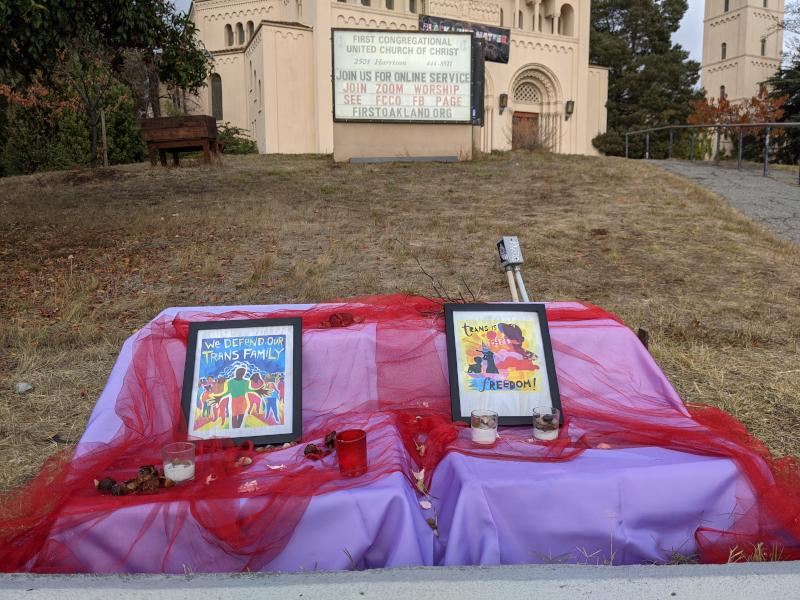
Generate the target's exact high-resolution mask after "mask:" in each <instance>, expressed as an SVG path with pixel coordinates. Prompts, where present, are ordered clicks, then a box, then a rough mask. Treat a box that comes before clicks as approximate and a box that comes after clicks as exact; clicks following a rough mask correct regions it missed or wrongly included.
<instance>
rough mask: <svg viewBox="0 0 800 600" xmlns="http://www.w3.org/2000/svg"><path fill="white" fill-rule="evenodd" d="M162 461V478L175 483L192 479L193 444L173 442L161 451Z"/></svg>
mask: <svg viewBox="0 0 800 600" xmlns="http://www.w3.org/2000/svg"><path fill="white" fill-rule="evenodd" d="M161 457H162V458H163V460H164V477H166V478H167V479H171V480H172V481H174V482H175V483H180V482H182V481H190V480H192V479H194V444H193V443H192V442H175V443H173V444H167V445H166V446H164V447H163V448H162V449H161Z"/></svg>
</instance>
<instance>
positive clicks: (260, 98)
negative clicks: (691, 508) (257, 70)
mask: <svg viewBox="0 0 800 600" xmlns="http://www.w3.org/2000/svg"><path fill="white" fill-rule="evenodd" d="M262 108H264V96H262V95H261V80H260V79H259V80H258V109H259V110H261V109H262Z"/></svg>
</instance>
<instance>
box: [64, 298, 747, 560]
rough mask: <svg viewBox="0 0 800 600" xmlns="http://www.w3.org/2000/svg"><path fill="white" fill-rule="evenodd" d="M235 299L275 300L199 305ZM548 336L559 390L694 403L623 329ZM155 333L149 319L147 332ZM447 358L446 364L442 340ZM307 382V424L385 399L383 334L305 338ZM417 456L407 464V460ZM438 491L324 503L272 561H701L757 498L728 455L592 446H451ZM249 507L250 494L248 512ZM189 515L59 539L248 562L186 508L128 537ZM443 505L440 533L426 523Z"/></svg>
mask: <svg viewBox="0 0 800 600" xmlns="http://www.w3.org/2000/svg"><path fill="white" fill-rule="evenodd" d="M559 306H570V304H569V303H559ZM236 308H242V309H245V310H252V311H263V312H268V311H270V310H275V309H276V308H279V307H275V306H257V307H207V308H203V309H200V310H203V311H206V312H227V311H230V310H232V309H236ZM282 308H287V307H282ZM294 308H297V307H294ZM180 310H197V309H177V308H171V309H167V310H166V311H164V312H163V313H162V316H165V315H166V316H174V315H175V314H177V313H178V312H179V311H180ZM550 332H551V336H552V339H553V345H554V350H555V361H556V366H557V371H558V377H559V385H560V386H561V388H562V390H568V391H569V393H570V394H573V395H574V394H576V393H579V389H578V387H579V386H578V385H577V384H578V382H580V384H581V385H584V384H585V382H586V381H591V382H592V386H593V388H592V391H593V392H598V393H603V394H606V395H614V394H619V395H620V397H622V396H624V397H626V398H631V397H634V398H636V399H637V400H636V402H637V403H641V405H642V406H645V407H646V406H655V405H662V406H663V405H664V404H665V403H666V404H668V405H669V406H671V407H672V408H673V409H675V410H678V411H682V412H685V409H684V408H683V405H682V403H681V401H680V399H679V398H678V396H677V395H676V394H675V392H674V390H673V389H672V387H671V385H670V384H669V382H668V381H667V380H666V378H665V377H664V375H663V374H662V373H661V371H660V370H659V369H658V367H657V365H656V364H655V363H654V361H653V360H652V358H651V357H650V355H649V354H648V353H647V352H646V351H645V350H644V348H643V347H642V346H641V344H640V343H639V341H638V340H637V338H636V337H635V336H634V335H633V334H632V333H631V332H630V331H629V330H628V329H626V328H624V327H621V326H620V325H619V324H618V323H616V322H614V321H611V320H593V321H591V322H588V321H587V322H556V323H552V324H551V326H550ZM146 333H147V327H146V328H144V329H143V330H142V331H141V332H139V333H138V334H137V335H145V334H146ZM137 335H134V336H133V337H132V338H131V339H129V340H128V341H127V342H126V343H125V345H124V347H123V349H122V351H121V353H120V356H119V359H118V362H117V364H116V365H115V367H114V369H113V371H112V374H111V376H110V378H109V381H108V384H107V386H106V388H105V390H104V391H103V394H102V395H101V397H100V399H99V400H98V403H97V406H96V408H95V410H94V412H93V414H92V416H91V419H90V421H89V424H88V426H87V429H86V432H85V434H84V436H83V438H82V440H81V444H79V446H78V448H77V450H76V456H79V455H80V453H81V452H82V451H83V449H84V448H86V447H88V446H87V445H88V443H94V442H102V441H106V440H109V439H111V438H112V437H113V435H114V433H115V432H116V430H117V428H118V427H119V426H120V421H119V419H118V417H117V416H116V414H115V413H114V405H115V402H116V398H117V395H118V393H119V390H120V387H121V380H122V377H123V375H124V373H125V372H126V370H127V368H128V366H129V363H130V360H131V349H132V344H133V343H134V341H135V339H136V337H137ZM562 344H567V345H569V346H570V347H572V348H580V351H581V352H582V353H583V354H584V356H588V357H590V358H592V359H593V360H595V361H598V362H599V363H602V364H603V373H604V375H603V377H601V378H598V377H597V376H596V374H593V376H592V377H591V378H588V379H587V378H586V377H585V376H586V375H587V373H585V372H584V371H585V369H586V368H587V366H586V365H587V361H586V360H577V359H575V358H574V356H570V355H569V354H565V353H562V352H560V350H559V347H560V346H561V345H562ZM439 354H440V361H441V367H442V369H443V372H446V366H447V357H446V352H445V349H444V336H443V335H442V336H441V344H440V352H439ZM184 356H185V347H184V346H183V345H182V344H181V343H180V342H177V341H176V342H175V343H174V347H172V348H171V349H170V357H171V360H172V363H173V368H174V370H175V373H176V375H177V376H178V377H179V380H180V374H181V373H182V371H183V361H184ZM331 359H334V360H331ZM326 365H327V366H326ZM330 365H335V367H333V368H332V367H331V366H330ZM303 375H304V382H303V402H304V408H303V410H304V414H303V417H304V427H305V428H308V427H309V426H311V425H313V424H314V422H315V421H316V420H318V419H319V418H320V416H321V415H329V414H330V410H331V409H332V408H333V407H331V406H326V405H325V402H326V398H329V390H330V389H338V390H340V392H341V393H340V394H338V397H339V398H351V399H352V400H353V403H354V404H361V403H364V402H367V403H369V402H371V401H377V398H376V396H377V383H376V381H377V380H376V377H377V374H376V367H375V331H374V327H373V326H371V325H357V326H351V327H348V328H346V329H341V330H336V331H332V330H331V331H309V332H304V334H303ZM337 406H339V405H337ZM344 408H345V409H346V407H344ZM632 409H635V407H632ZM381 431H382V432H383V433H382V435H385V436H394V437H395V438H396V445H395V450H396V452H397V453H398V460H399V461H404V460H406V458H404V457H402V456H401V454H403V453H404V452H405V451H404V449H403V447H402V445H401V443H400V438H399V437H398V436H397V433H396V431H395V430H394V429H393V428H392V427H391V426H389V425H386V426H385V428H383V429H382V430H381ZM467 434H468V432H467V431H464V432H462V435H467ZM501 434H502V430H501ZM298 451H301V449H300V448H297V447H295V448H289V449H287V450H285V451H279V452H275V453H270V454H269V455H264V456H261V457H259V461H258V464H256V465H254V467H258V468H266V467H267V464H272V465H273V466H275V465H279V464H280V463H281V460H282V458H281V456H282V453H283V452H287V453H289V452H298ZM284 456H286V455H284ZM408 465H409V469H410V465H411V463H410V461H408ZM431 494H432V495H433V496H434V497H435V502H434V508H433V509H429V510H424V509H423V508H422V507H420V505H419V497H418V495H417V494H416V493H415V491H414V490H413V488H412V487H411V485H409V482H408V480H407V479H406V478H405V477H404V476H403V475H402V474H400V473H393V474H391V475H389V476H386V477H384V478H383V479H381V480H379V481H377V482H374V483H372V484H370V485H366V486H364V487H360V488H355V489H351V490H347V491H339V492H333V493H330V494H326V495H321V496H315V497H314V498H313V499H312V500H311V503H310V505H309V507H308V509H307V510H306V513H305V515H304V516H303V518H302V520H301V521H300V523H299V524H298V526H297V528H296V529H295V532H294V534H293V537H292V539H291V541H290V542H289V544H288V545H287V546H286V548H285V549H284V550H283V552H282V553H281V554H280V555H279V556H278V557H277V558H276V559H275V560H273V561H272V562H271V563H270V564H269V565H266V566H265V567H264V569H263V570H266V571H274V570H281V571H305V570H326V569H350V568H353V567H354V566H355V567H358V568H375V567H395V566H406V565H464V564H511V563H536V562H579V563H590V564H596V563H614V564H632V563H640V562H648V561H664V560H668V559H669V557H670V555H671V553H672V552H673V551H675V552H679V553H681V554H683V555H689V554H692V553H693V552H694V551H695V548H696V546H695V540H694V532H695V530H696V529H697V528H698V527H699V526H701V525H703V526H707V527H715V528H721V529H725V528H726V527H727V526H728V525H729V523H730V520H731V514H732V512H733V511H734V508H735V506H738V507H740V508H741V506H742V505H743V502H744V504H746V503H747V498H748V494H749V487H748V485H747V483H746V482H745V481H744V480H743V478H742V477H741V475H740V474H739V472H738V471H737V469H736V467H735V466H734V464H733V463H732V462H731V461H729V460H727V459H718V458H709V457H701V456H695V455H690V454H684V453H679V452H674V451H668V450H664V449H660V448H628V449H613V450H589V451H586V452H585V453H584V454H583V455H581V456H579V457H578V458H576V459H574V460H571V461H565V462H556V463H548V462H524V463H523V462H513V461H500V460H489V459H479V458H474V457H469V456H464V455H460V454H449V455H448V456H446V457H445V458H444V460H443V461H442V462H441V463H440V465H439V466H438V467H437V469H436V471H435V474H434V479H433V482H432V485H431ZM737 499H738V504H737ZM76 502H77V501H76ZM246 502H247V500H242V506H244V504H245V503H246ZM181 510H185V507H184V506H182V505H181V503H180V502H173V503H166V504H164V503H154V504H153V505H152V507H148V505H139V506H134V507H130V508H127V509H124V510H114V511H111V512H109V513H108V514H104V515H100V516H98V517H97V518H95V519H93V520H92V521H90V522H86V521H85V519H83V520H81V519H77V518H74V520H75V524H74V526H72V524H71V522H70V519H73V517H70V516H69V515H70V514H71V513H76V514H77V513H79V512H80V507H79V506H72V507H68V508H67V510H65V511H64V513H65V515H64V517H63V518H62V521H61V522H60V523H59V524H58V527H56V528H55V530H56V531H58V533H56V534H55V536H56V537H57V538H58V539H59V540H60V541H63V542H65V543H67V544H70V547H71V549H72V553H73V555H74V560H75V561H76V564H78V565H80V567H81V570H85V571H91V572H98V573H102V572H170V573H183V572H185V571H187V570H188V571H195V572H205V571H236V570H240V569H241V567H242V563H241V559H237V558H236V557H234V556H231V555H229V554H226V553H225V552H223V551H222V550H221V549H220V548H218V547H217V546H216V545H215V543H214V541H213V540H212V539H209V537H208V536H205V535H203V531H202V530H201V529H200V528H199V527H198V526H196V525H192V524H191V523H192V521H191V516H188V517H187V518H188V519H189V521H188V523H190V525H188V526H184V527H183V528H182V529H181V531H180V532H179V534H178V535H177V537H176V538H175V539H170V538H171V534H170V532H169V531H165V530H160V529H158V528H154V527H150V528H149V529H148V533H147V535H146V536H145V537H143V538H142V539H140V540H137V541H135V543H134V544H133V549H132V550H131V546H132V537H133V536H135V535H136V533H138V532H139V531H140V525H141V523H142V522H143V520H145V519H153V518H156V519H157V518H158V516H159V514H158V513H159V511H181ZM434 514H435V515H436V516H437V518H438V524H439V535H438V537H437V536H435V535H434V534H433V531H432V530H431V528H430V527H429V526H428V524H427V523H426V518H428V517H431V516H434ZM78 541H79V542H80V543H76V542H78ZM167 543H169V544H172V546H171V547H172V552H171V553H170V557H171V558H170V559H169V561H168V562H167V563H166V564H162V562H161V557H162V556H163V552H161V551H159V550H160V549H163V548H164V546H165V545H166V544H167ZM129 551H130V552H129Z"/></svg>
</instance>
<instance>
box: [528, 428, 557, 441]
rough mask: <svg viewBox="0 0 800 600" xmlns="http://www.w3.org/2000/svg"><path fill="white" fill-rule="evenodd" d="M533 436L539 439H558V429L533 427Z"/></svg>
mask: <svg viewBox="0 0 800 600" xmlns="http://www.w3.org/2000/svg"><path fill="white" fill-rule="evenodd" d="M533 437H534V438H536V439H537V440H542V441H545V442H551V441H553V440H555V439H558V429H551V430H550V431H542V430H541V429H536V427H534V428H533Z"/></svg>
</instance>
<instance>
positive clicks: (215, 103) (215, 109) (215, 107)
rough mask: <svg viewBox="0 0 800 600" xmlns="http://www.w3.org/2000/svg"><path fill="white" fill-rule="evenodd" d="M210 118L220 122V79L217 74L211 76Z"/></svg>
mask: <svg viewBox="0 0 800 600" xmlns="http://www.w3.org/2000/svg"><path fill="white" fill-rule="evenodd" d="M211 116H213V117H214V118H215V119H216V120H217V121H221V120H222V77H220V76H219V75H218V74H217V73H212V74H211Z"/></svg>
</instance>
